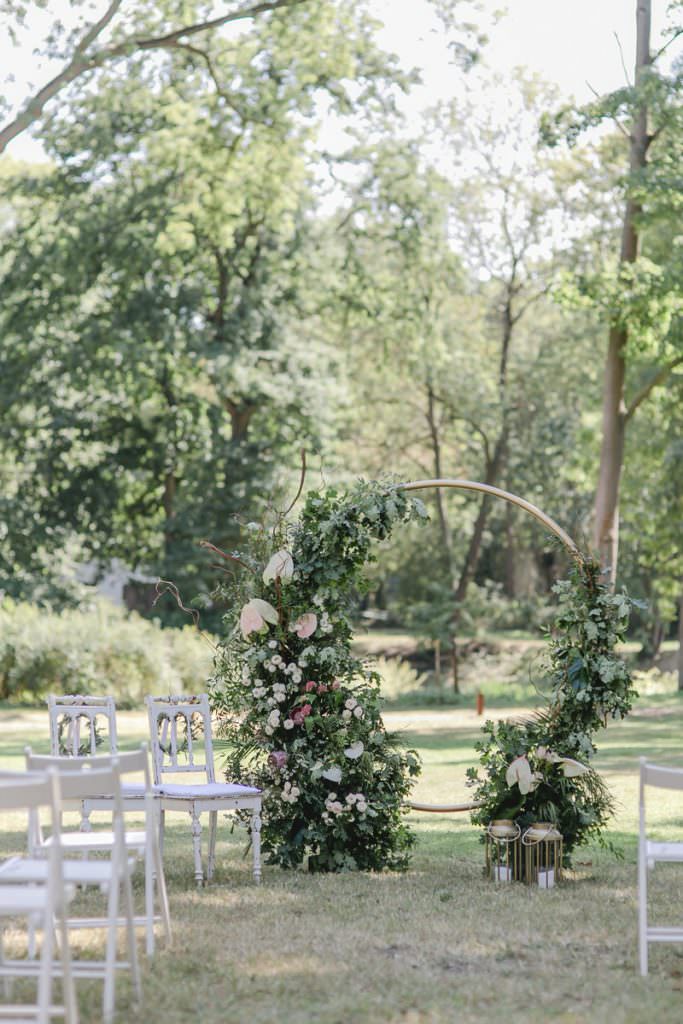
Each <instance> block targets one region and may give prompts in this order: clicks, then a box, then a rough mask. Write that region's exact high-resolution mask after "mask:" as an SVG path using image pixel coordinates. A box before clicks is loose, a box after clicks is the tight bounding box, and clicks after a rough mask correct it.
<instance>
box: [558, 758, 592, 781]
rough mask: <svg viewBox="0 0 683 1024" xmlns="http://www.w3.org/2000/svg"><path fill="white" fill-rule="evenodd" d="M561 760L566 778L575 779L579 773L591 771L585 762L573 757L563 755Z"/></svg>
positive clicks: (583, 773)
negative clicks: (582, 762)
mask: <svg viewBox="0 0 683 1024" xmlns="http://www.w3.org/2000/svg"><path fill="white" fill-rule="evenodd" d="M559 762H560V764H561V765H562V773H563V775H564V777H565V778H566V779H574V778H576V776H577V775H585V774H586V772H587V771H590V769H589V768H587V767H586V765H585V764H581V762H580V761H575V760H574V758H573V757H561V758H559Z"/></svg>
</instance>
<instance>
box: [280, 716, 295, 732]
mask: <svg viewBox="0 0 683 1024" xmlns="http://www.w3.org/2000/svg"><path fill="white" fill-rule="evenodd" d="M283 724H284V727H285V729H293V728H294V722H293V721H292V719H291V718H285V720H284V723H283Z"/></svg>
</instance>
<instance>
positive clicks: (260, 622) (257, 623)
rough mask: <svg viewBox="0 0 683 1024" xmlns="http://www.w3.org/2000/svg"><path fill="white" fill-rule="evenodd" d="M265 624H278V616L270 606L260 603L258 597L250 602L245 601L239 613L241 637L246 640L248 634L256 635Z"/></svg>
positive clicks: (265, 602) (263, 602)
mask: <svg viewBox="0 0 683 1024" xmlns="http://www.w3.org/2000/svg"><path fill="white" fill-rule="evenodd" d="M267 622H270V623H272V624H273V625H276V624H277V622H278V614H277V611H276V610H275V608H273V606H272V604H269V603H268V601H262V600H261V598H259V597H253V598H252V599H251V601H247V603H246V604H245V605H244V607H243V608H242V611H241V613H240V629H241V630H242V636H244V637H245V639H246V637H248V636H249V634H250V633H258V632H259V630H261V629H263V627H264V626H265V625H266V623H267Z"/></svg>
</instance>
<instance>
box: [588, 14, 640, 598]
mask: <svg viewBox="0 0 683 1024" xmlns="http://www.w3.org/2000/svg"><path fill="white" fill-rule="evenodd" d="M650 18H651V0H637V5H636V25H637V37H636V72H635V82H636V86H638V85H639V84H640V83H641V81H642V77H643V72H644V70H645V69H646V68H647V66H648V65H649V63H650ZM649 142H650V138H649V136H648V132H647V108H646V106H645V104H644V103H642V102H641V104H640V106H639V108H638V110H637V111H636V115H635V117H634V120H633V125H632V128H631V142H630V155H629V165H630V170H631V173H632V174H635V173H637V172H638V171H642V170H643V168H644V167H645V166H646V163H647V148H648V145H649ZM641 209H642V208H641V205H640V204H639V203H637V202H635V201H634V200H633V199H632V198H629V199H628V200H627V202H626V209H625V211H624V222H623V227H622V234H621V251H620V254H619V263H620V266H624V265H625V264H629V263H635V261H636V259H637V258H638V242H639V238H638V230H637V226H636V220H637V217H638V214H639V213H640V212H641ZM627 341H628V329H627V327H626V325H624V324H621V323H620V324H613V325H612V327H611V328H610V332H609V343H608V346H607V359H606V363H605V376H604V390H603V403H602V447H601V451H600V471H599V475H598V485H597V490H596V495H595V523H594V531H593V545H594V547H595V550H596V552H597V553H598V556H599V558H600V561H601V564H602V565H603V567H604V569H605V574H606V575H607V576H608V578H609V580H610V582H611V583H612V584H614V581H615V580H616V574H617V557H618V553H619V486H620V482H621V470H622V466H623V461H624V439H625V429H626V403H625V399H624V379H625V376H626V359H625V351H626V343H627Z"/></svg>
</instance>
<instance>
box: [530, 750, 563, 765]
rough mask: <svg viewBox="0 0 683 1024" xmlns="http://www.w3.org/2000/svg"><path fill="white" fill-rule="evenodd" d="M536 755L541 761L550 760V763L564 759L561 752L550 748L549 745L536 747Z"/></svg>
mask: <svg viewBox="0 0 683 1024" xmlns="http://www.w3.org/2000/svg"><path fill="white" fill-rule="evenodd" d="M536 757H537V758H538V759H539V760H540V761H549V762H550V764H557V762H558V761H561V760H562V758H561V757H560V756H559V754H556V753H555V752H554V751H552V750H550V748H549V747H536Z"/></svg>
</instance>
